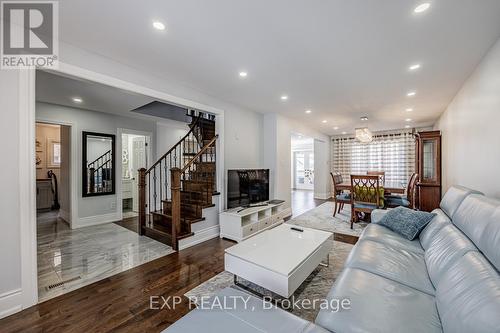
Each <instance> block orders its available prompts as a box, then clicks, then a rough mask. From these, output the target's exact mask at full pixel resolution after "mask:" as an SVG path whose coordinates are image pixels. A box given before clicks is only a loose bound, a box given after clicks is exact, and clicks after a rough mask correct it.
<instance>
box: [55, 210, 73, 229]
mask: <svg viewBox="0 0 500 333" xmlns="http://www.w3.org/2000/svg"><path fill="white" fill-rule="evenodd" d="M58 217H59V218H60V219H62V220H64V221H66V223H68V224H69V225H71V215H70V213H69V212H67V211H65V210H63V209H59V214H58Z"/></svg>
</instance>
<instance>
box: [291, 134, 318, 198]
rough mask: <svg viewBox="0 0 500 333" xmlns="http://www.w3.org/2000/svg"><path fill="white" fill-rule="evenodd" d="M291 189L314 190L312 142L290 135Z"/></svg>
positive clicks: (308, 139) (299, 135) (303, 137)
mask: <svg viewBox="0 0 500 333" xmlns="http://www.w3.org/2000/svg"><path fill="white" fill-rule="evenodd" d="M291 147H292V189H294V190H308V191H312V190H314V140H313V139H312V138H310V137H306V136H304V135H302V134H292V141H291Z"/></svg>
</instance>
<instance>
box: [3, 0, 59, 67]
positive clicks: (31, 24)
mask: <svg viewBox="0 0 500 333" xmlns="http://www.w3.org/2000/svg"><path fill="white" fill-rule="evenodd" d="M1 8H2V9H1V17H2V24H1V28H2V32H1V38H2V42H1V44H2V53H1V68H2V69H7V68H10V69H20V68H35V67H44V68H55V67H57V64H58V63H57V53H58V3H57V1H2V2H1Z"/></svg>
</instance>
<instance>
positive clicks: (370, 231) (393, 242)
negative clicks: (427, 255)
mask: <svg viewBox="0 0 500 333" xmlns="http://www.w3.org/2000/svg"><path fill="white" fill-rule="evenodd" d="M360 239H368V240H372V241H374V242H379V243H383V244H387V245H389V246H391V247H393V248H396V249H402V250H407V251H412V252H416V253H420V254H423V253H424V249H423V248H422V246H421V245H420V241H419V240H418V239H415V240H412V241H411V240H408V239H406V238H403V237H402V236H401V235H400V234H397V233H395V232H394V231H392V230H390V229H389V228H386V227H384V226H381V225H378V224H373V223H370V224H369V225H367V226H366V228H365V230H363V233H362V234H361V236H360Z"/></svg>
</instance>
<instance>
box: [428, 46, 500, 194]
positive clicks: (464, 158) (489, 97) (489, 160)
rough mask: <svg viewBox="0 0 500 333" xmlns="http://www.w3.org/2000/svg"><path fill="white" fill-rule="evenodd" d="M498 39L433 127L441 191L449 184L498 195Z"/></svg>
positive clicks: (499, 110) (499, 101)
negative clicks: (440, 167) (438, 144)
mask: <svg viewBox="0 0 500 333" xmlns="http://www.w3.org/2000/svg"><path fill="white" fill-rule="evenodd" d="M499 124H500V40H499V41H497V43H496V44H495V45H494V46H493V48H492V49H491V50H490V52H489V53H488V54H487V55H486V56H485V58H484V59H483V61H482V62H481V63H480V64H479V66H478V67H477V68H476V70H475V71H474V72H473V73H472V75H471V76H470V77H469V79H468V80H467V81H466V82H465V84H464V85H463V87H462V89H461V90H460V92H459V93H458V94H457V96H456V97H455V98H454V99H453V101H452V102H451V104H450V105H449V106H448V108H447V109H446V111H445V112H444V113H443V114H442V115H441V118H440V119H439V121H438V122H437V123H436V125H435V128H436V129H439V130H441V131H442V140H443V142H442V160H443V193H444V192H445V191H446V190H447V189H448V187H449V186H451V185H453V184H459V185H464V186H467V187H471V188H474V189H477V190H479V191H482V192H484V193H485V194H486V195H488V196H493V197H496V198H500V179H499V178H498V177H497V176H496V175H497V174H498V167H499V166H500V148H499V147H500V131H499V129H498V126H499Z"/></svg>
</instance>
